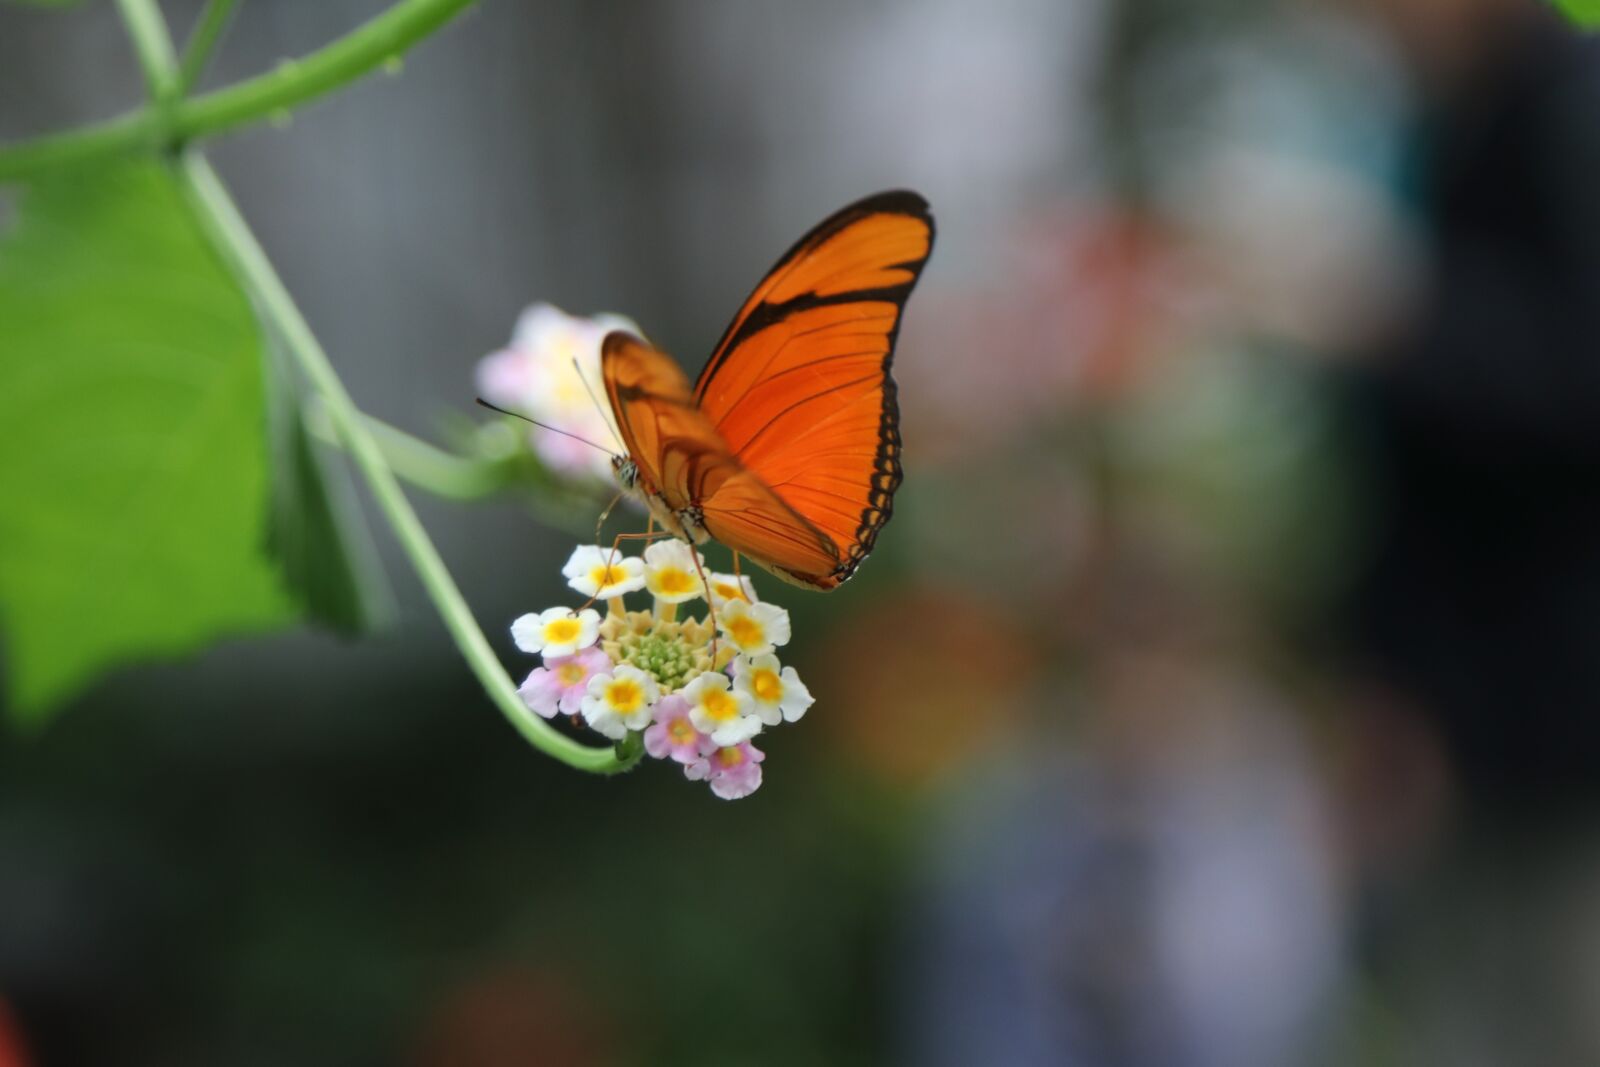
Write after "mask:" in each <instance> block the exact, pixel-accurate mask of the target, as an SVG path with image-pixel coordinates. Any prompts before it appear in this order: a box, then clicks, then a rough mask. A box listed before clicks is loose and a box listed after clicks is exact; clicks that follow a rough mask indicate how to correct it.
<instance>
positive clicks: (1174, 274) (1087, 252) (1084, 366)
mask: <svg viewBox="0 0 1600 1067" xmlns="http://www.w3.org/2000/svg"><path fill="white" fill-rule="evenodd" d="M1006 248H1007V252H1006V254H1005V255H1004V256H1003V257H1001V258H999V260H998V261H997V262H996V263H995V264H994V266H993V270H992V271H991V273H990V274H989V276H988V277H987V279H986V280H985V283H984V284H982V285H981V286H977V285H975V286H973V287H971V288H969V289H967V290H965V291H963V292H962V293H960V294H956V293H952V294H950V295H948V296H947V297H946V298H945V299H943V300H940V301H937V302H932V301H930V302H929V303H928V304H927V305H925V306H923V307H921V308H919V309H918V314H917V315H914V316H908V318H907V322H906V328H905V340H904V347H905V349H906V350H907V351H908V352H914V353H915V354H916V358H915V359H906V360H904V361H903V362H901V363H898V364H896V367H895V372H896V375H897V376H898V377H899V378H900V379H901V382H902V393H903V395H904V396H906V397H915V398H916V404H915V407H914V408H912V407H909V402H908V422H911V423H913V424H914V426H913V432H915V434H916V438H917V440H918V442H919V444H920V445H921V446H922V448H923V451H924V454H927V453H928V452H929V450H932V449H943V450H944V454H935V455H934V456H933V458H934V459H936V460H940V459H945V458H948V457H949V455H950V454H963V455H966V454H971V453H974V452H978V451H982V450H984V449H986V448H991V447H994V446H997V445H1001V444H1004V443H1006V442H1007V441H1012V440H1015V439H1016V438H1017V437H1018V436H1019V435H1021V434H1023V433H1025V432H1026V429H1027V427H1029V426H1030V425H1036V424H1040V423H1044V422H1048V421H1055V420H1058V419H1059V418H1060V415H1061V413H1062V411H1063V410H1064V409H1067V408H1071V407H1076V406H1079V405H1081V404H1083V403H1086V402H1098V401H1102V400H1104V399H1106V398H1107V397H1108V396H1114V395H1115V394H1117V393H1118V392H1119V391H1120V390H1122V389H1123V388H1125V387H1126V386H1128V385H1129V384H1130V383H1131V382H1133V381H1135V380H1136V379H1137V378H1138V377H1139V376H1140V375H1141V374H1142V373H1143V371H1144V368H1145V365H1146V363H1147V362H1148V361H1149V360H1151V359H1152V358H1153V357H1155V356H1156V355H1158V354H1160V353H1161V352H1164V351H1166V350H1168V349H1170V348H1172V347H1173V345H1172V344H1171V335H1172V334H1173V333H1174V331H1175V330H1177V329H1179V328H1180V327H1181V325H1182V322H1183V312H1184V310H1185V303H1186V301H1188V300H1189V295H1190V294H1192V293H1193V291H1194V289H1193V286H1192V285H1189V284H1188V280H1187V279H1186V277H1185V274H1184V270H1185V268H1184V264H1183V263H1182V262H1181V261H1180V257H1179V256H1178V253H1177V248H1176V246H1175V245H1174V244H1173V243H1172V242H1171V241H1169V239H1168V237H1167V235H1166V233H1165V231H1164V230H1163V228H1162V227H1161V226H1160V225H1159V224H1158V223H1157V222H1156V221H1154V220H1152V219H1148V218H1145V217H1143V216H1141V215H1139V214H1136V213H1134V212H1133V211H1132V210H1131V209H1128V208H1124V207H1118V206H1116V205H1099V204H1094V203H1088V202H1084V203H1077V202H1071V201H1068V202H1065V203H1064V204H1063V205H1062V206H1060V207H1058V208H1056V209H1053V210H1041V211H1040V212H1037V213H1036V217H1034V218H1031V219H1030V220H1029V221H1028V223H1027V224H1026V228H1025V229H1024V228H1023V226H1022V224H1021V223H1019V225H1018V232H1017V233H1016V234H1015V235H1014V237H1013V239H1012V240H1011V241H1009V242H1007V244H1006ZM928 423H931V424H933V426H934V427H936V429H937V432H931V431H930V430H927V429H922V430H920V432H919V431H917V429H916V427H920V426H925V425H926V424H928Z"/></svg>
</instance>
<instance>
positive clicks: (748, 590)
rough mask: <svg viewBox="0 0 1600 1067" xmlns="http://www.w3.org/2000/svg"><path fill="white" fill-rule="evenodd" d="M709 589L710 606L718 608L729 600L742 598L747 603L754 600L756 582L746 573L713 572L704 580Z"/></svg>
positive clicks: (752, 602)
mask: <svg viewBox="0 0 1600 1067" xmlns="http://www.w3.org/2000/svg"><path fill="white" fill-rule="evenodd" d="M706 584H707V585H708V586H710V590H711V596H710V600H711V606H712V607H714V608H720V607H722V605H723V604H724V603H725V602H726V601H729V600H743V601H745V602H747V603H750V604H754V603H755V602H756V584H755V583H754V582H752V581H751V580H750V578H749V576H748V575H743V574H713V575H712V576H711V577H710V578H708V579H707V580H706Z"/></svg>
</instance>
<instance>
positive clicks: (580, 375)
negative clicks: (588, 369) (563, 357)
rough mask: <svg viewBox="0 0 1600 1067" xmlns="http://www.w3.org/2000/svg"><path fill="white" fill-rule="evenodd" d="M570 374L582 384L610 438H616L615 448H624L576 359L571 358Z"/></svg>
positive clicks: (575, 357)
mask: <svg viewBox="0 0 1600 1067" xmlns="http://www.w3.org/2000/svg"><path fill="white" fill-rule="evenodd" d="M572 373H574V374H576V375H577V376H578V381H580V382H582V383H583V391H584V392H586V393H588V394H589V399H590V400H592V401H594V409H595V410H596V411H598V412H599V413H600V421H601V422H603V423H605V424H606V429H608V430H610V431H611V436H612V437H616V438H617V447H618V448H624V449H625V448H626V446H625V445H623V443H622V438H621V437H618V436H617V430H616V427H615V426H612V425H611V416H610V415H608V414H606V409H605V407H604V406H603V405H602V404H601V403H600V398H599V397H598V396H596V395H595V392H594V386H592V385H590V384H589V379H588V378H587V377H586V376H585V375H584V373H583V368H582V367H580V366H578V357H577V356H573V357H572Z"/></svg>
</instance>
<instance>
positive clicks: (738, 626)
mask: <svg viewBox="0 0 1600 1067" xmlns="http://www.w3.org/2000/svg"><path fill="white" fill-rule="evenodd" d="M717 629H719V630H721V631H722V633H723V636H725V637H726V638H727V639H728V643H729V644H731V645H732V646H733V647H734V649H735V650H736V651H738V652H741V653H743V654H744V655H746V656H764V655H766V654H767V653H769V652H771V651H772V650H773V649H774V648H776V647H777V646H779V645H784V644H788V643H789V613H788V612H787V611H785V610H783V609H782V608H780V607H778V606H777V605H776V604H747V603H745V602H744V601H743V600H730V601H728V603H726V604H724V605H723V606H722V608H721V609H720V610H719V611H718V612H717Z"/></svg>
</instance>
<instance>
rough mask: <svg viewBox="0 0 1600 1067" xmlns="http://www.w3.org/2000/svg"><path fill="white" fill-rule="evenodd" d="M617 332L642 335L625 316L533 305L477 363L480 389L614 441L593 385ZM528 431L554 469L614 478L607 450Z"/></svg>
mask: <svg viewBox="0 0 1600 1067" xmlns="http://www.w3.org/2000/svg"><path fill="white" fill-rule="evenodd" d="M612 330H627V331H629V332H630V333H635V334H637V333H639V327H638V326H637V325H635V324H634V323H633V322H632V321H631V320H629V319H626V318H623V317H622V316H621V315H596V316H595V317H593V318H587V319H586V318H579V317H576V316H573V315H568V314H567V313H566V312H564V311H562V310H561V309H559V308H557V307H554V306H552V305H550V304H534V305H533V306H532V307H530V308H528V309H527V310H526V311H524V312H523V313H522V317H521V318H520V319H518V320H517V328H516V333H515V335H514V336H513V337H512V339H511V344H510V346H509V347H507V348H505V349H502V350H501V351H499V352H496V353H494V354H493V355H490V356H486V357H485V358H484V359H483V361H482V362H481V363H479V364H478V391H479V392H480V393H481V394H482V395H483V397H484V398H485V399H486V400H490V401H492V402H494V403H495V404H498V405H499V406H501V407H503V408H509V409H510V410H512V411H515V412H518V413H520V414H523V415H526V416H528V417H529V418H533V419H537V420H539V421H540V422H542V423H545V424H547V425H550V426H554V427H556V428H557V429H561V430H565V431H567V432H568V433H574V434H577V435H579V436H580V437H586V438H588V439H589V440H591V441H595V442H598V443H601V444H609V443H610V442H612V441H615V440H616V436H615V431H614V430H613V428H612V426H611V422H610V418H609V416H608V415H607V414H606V413H605V412H603V411H602V410H601V409H600V407H599V406H598V405H597V404H596V403H595V401H594V399H593V398H592V397H591V396H590V390H597V389H598V386H597V383H598V382H599V381H600V342H601V341H602V340H604V339H605V335H606V334H607V333H610V332H611V331H612ZM574 363H576V365H574ZM585 382H587V383H588V387H587V388H585ZM529 434H530V439H531V440H532V442H533V446H534V448H535V450H537V451H538V453H539V455H540V456H541V457H542V458H543V459H544V460H545V462H546V463H549V464H550V465H551V466H552V467H553V468H555V469H556V470H559V471H561V472H563V473H567V474H588V475H593V476H594V477H596V478H602V479H609V478H610V477H611V457H610V456H608V455H606V454H605V453H604V452H601V451H599V450H597V449H593V448H590V447H589V446H588V445H585V444H583V443H582V442H581V441H575V440H573V439H572V438H570V437H563V436H562V435H561V434H557V433H551V432H550V431H549V430H544V429H541V428H539V427H530V428H529ZM586 595H587V594H586Z"/></svg>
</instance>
